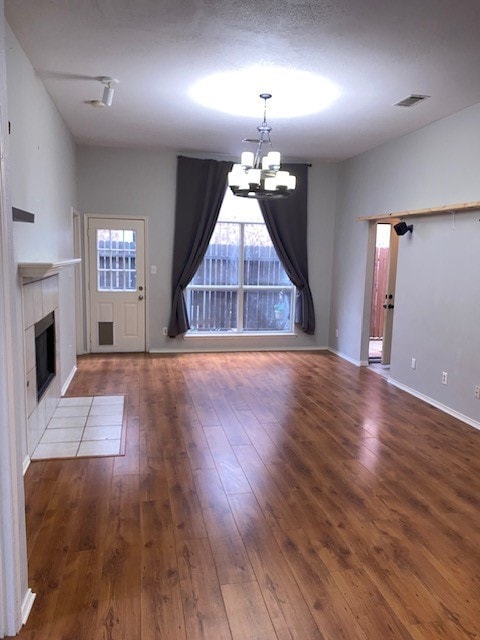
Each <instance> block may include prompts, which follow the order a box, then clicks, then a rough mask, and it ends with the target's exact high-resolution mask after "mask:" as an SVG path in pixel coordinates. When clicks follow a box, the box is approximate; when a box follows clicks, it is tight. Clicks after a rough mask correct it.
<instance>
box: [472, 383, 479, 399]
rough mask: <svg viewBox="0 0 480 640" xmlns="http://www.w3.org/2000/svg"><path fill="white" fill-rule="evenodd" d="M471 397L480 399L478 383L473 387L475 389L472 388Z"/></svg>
mask: <svg viewBox="0 0 480 640" xmlns="http://www.w3.org/2000/svg"><path fill="white" fill-rule="evenodd" d="M473 397H474V398H477V400H480V385H478V384H477V386H476V387H475V390H474V393H473Z"/></svg>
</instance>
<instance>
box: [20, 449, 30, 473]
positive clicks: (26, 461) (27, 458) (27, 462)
mask: <svg viewBox="0 0 480 640" xmlns="http://www.w3.org/2000/svg"><path fill="white" fill-rule="evenodd" d="M30 462H31V459H30V456H29V455H28V454H27V455H26V456H25V458H24V459H23V465H22V466H23V475H25V474H26V473H27V469H28V467H29V466H30Z"/></svg>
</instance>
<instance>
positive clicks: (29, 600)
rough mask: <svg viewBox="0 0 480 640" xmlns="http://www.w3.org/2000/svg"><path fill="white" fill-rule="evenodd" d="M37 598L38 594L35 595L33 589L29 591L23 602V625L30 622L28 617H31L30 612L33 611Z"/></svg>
mask: <svg viewBox="0 0 480 640" xmlns="http://www.w3.org/2000/svg"><path fill="white" fill-rule="evenodd" d="M35 597H36V594H35V593H33V591H32V590H31V589H28V590H27V593H26V594H25V597H24V598H23V602H22V609H21V615H22V624H25V623H26V622H27V620H28V616H29V615H30V611H31V610H32V607H33V602H34V600H35Z"/></svg>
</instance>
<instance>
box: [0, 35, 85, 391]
mask: <svg viewBox="0 0 480 640" xmlns="http://www.w3.org/2000/svg"><path fill="white" fill-rule="evenodd" d="M6 42H7V84H8V119H9V121H10V123H11V134H10V136H9V145H10V157H9V180H10V192H11V201H12V205H13V206H15V207H17V208H19V209H24V210H26V211H29V212H31V213H33V214H34V215H35V222H34V224H30V223H24V222H15V223H14V224H13V228H14V229H13V231H14V249H15V261H16V262H36V261H39V262H42V261H43V262H57V261H59V260H62V259H67V258H72V257H73V233H72V211H71V208H72V206H75V204H76V199H77V197H76V155H75V143H74V140H73V137H72V135H71V134H70V132H69V130H68V129H67V127H66V125H65V123H64V121H63V119H62V117H61V115H60V113H59V112H58V110H57V108H56V107H55V105H54V104H53V102H52V100H51V99H50V96H49V95H48V93H47V91H46V90H45V87H44V86H43V84H42V82H41V80H40V78H39V77H38V76H37V74H36V73H35V70H34V69H33V67H32V65H31V64H30V62H29V60H28V59H27V57H26V55H25V54H24V52H23V50H22V49H21V47H20V45H19V43H18V41H17V39H16V38H15V36H14V34H13V32H12V31H11V29H10V28H9V27H8V25H6ZM60 292H61V298H60V315H61V318H60V321H61V332H60V372H59V374H60V388H62V387H63V386H64V384H65V381H66V380H67V379H68V377H69V376H70V374H71V372H72V370H73V369H74V367H75V363H76V336H75V316H74V309H75V295H74V279H73V270H72V269H71V268H70V269H66V270H65V271H62V272H61V273H60ZM20 300H21V283H20V281H19V287H18V302H19V305H20Z"/></svg>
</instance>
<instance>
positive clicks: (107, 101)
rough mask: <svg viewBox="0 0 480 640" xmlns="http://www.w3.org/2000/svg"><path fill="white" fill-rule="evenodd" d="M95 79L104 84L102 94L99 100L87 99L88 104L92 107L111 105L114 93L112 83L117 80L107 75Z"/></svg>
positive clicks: (115, 82)
mask: <svg viewBox="0 0 480 640" xmlns="http://www.w3.org/2000/svg"><path fill="white" fill-rule="evenodd" d="M96 79H97V80H98V81H99V82H101V83H102V84H103V85H104V89H103V96H102V99H101V100H89V101H88V104H90V105H91V106H92V107H111V106H112V102H113V94H114V93H115V89H114V85H115V84H118V80H117V79H116V78H110V77H109V76H99V77H98V78H96Z"/></svg>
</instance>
